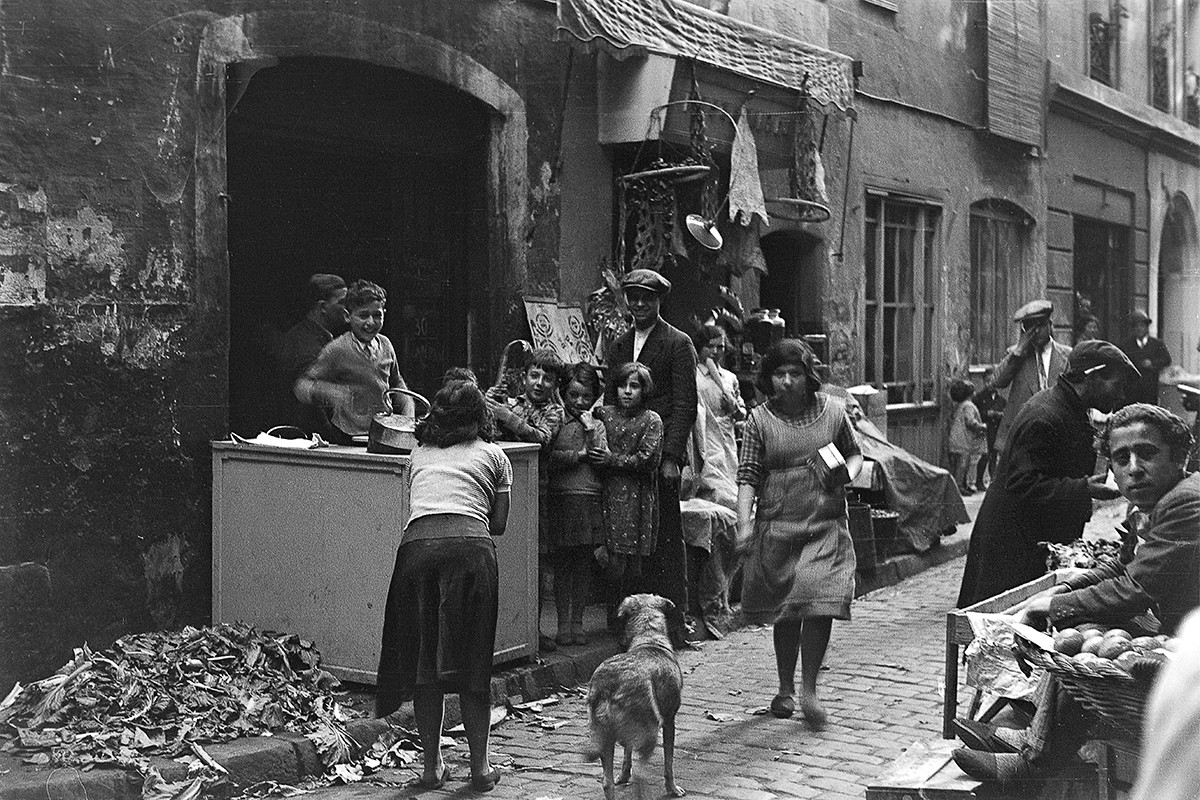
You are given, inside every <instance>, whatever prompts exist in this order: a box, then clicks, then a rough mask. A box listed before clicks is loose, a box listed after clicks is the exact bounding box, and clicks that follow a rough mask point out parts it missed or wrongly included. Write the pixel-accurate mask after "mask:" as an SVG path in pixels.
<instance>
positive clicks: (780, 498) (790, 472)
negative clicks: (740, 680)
mask: <svg viewBox="0 0 1200 800" xmlns="http://www.w3.org/2000/svg"><path fill="white" fill-rule="evenodd" d="M759 413H762V414H764V415H767V414H769V412H767V411H766V409H763V410H762V411H761V412H759ZM844 416H845V407H844V405H843V404H842V403H841V401H839V400H838V399H837V398H834V397H827V399H826V400H825V408H824V409H823V410H822V412H821V415H820V416H819V417H817V419H816V420H814V421H813V422H811V423H809V424H808V425H805V426H797V425H789V424H787V423H785V422H783V421H781V420H780V419H778V418H776V417H772V418H771V419H770V420H769V422H768V424H767V425H766V426H763V427H764V429H765V430H766V431H768V432H767V433H765V434H764V443H765V445H766V447H765V456H766V458H765V463H764V465H763V466H764V468H765V472H766V479H765V480H764V482H763V486H762V489H761V490H760V492H759V494H758V503H757V512H756V514H755V523H754V539H753V541H752V542H751V545H750V558H749V560H748V562H747V564H746V569H747V572H746V576H745V586H744V588H743V593H742V606H743V611H744V612H745V613H746V615H747V618H748V619H752V618H754V617H757V618H759V619H763V618H769V620H770V621H774V620H775V619H802V618H805V617H813V616H829V617H837V618H839V619H849V616H850V600H851V599H852V598H853V594H854V569H855V562H854V546H853V541H852V540H851V538H850V528H849V523H848V521H847V517H846V493H845V489H844V488H842V487H837V488H835V489H832V490H831V489H827V488H825V486H823V485H822V483H821V480H820V477H819V475H818V472H817V469H816V468H815V467H814V466H813V462H814V461H815V460H816V459H818V458H820V456H819V455H818V454H817V451H818V450H819V449H820V448H822V447H824V446H825V445H827V444H829V443H830V442H832V441H833V439H834V437H835V436H836V435H837V432H838V427H839V426H840V424H841V422H842V418H843V417H844Z"/></svg>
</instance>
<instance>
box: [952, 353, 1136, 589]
mask: <svg viewBox="0 0 1200 800" xmlns="http://www.w3.org/2000/svg"><path fill="white" fill-rule="evenodd" d="M1137 377H1138V371H1137V370H1136V369H1135V368H1134V366H1133V363H1132V362H1131V361H1130V360H1129V359H1128V358H1127V357H1126V356H1125V354H1124V353H1122V352H1121V351H1120V350H1119V349H1118V348H1117V346H1116V345H1113V344H1110V343H1109V342H1105V341H1102V340H1100V339H1093V340H1090V341H1087V342H1080V343H1079V344H1078V345H1076V347H1075V349H1074V350H1072V351H1071V354H1070V356H1069V357H1068V359H1067V369H1066V371H1064V372H1063V374H1062V375H1061V376H1059V378H1058V381H1057V382H1056V383H1055V384H1054V385H1053V386H1051V387H1050V388H1049V389H1048V390H1047V391H1044V392H1039V393H1037V394H1036V395H1034V396H1033V397H1032V398H1030V400H1029V402H1027V403H1025V406H1024V408H1022V409H1021V413H1020V414H1019V415H1018V416H1017V419H1016V421H1015V422H1014V423H1013V425H1012V427H1011V429H1010V431H1009V437H1008V440H1007V442H1006V443H1005V447H1004V450H1003V451H1001V453H1000V462H999V464H998V465H997V469H996V478H995V480H993V481H992V482H991V484H990V485H989V486H988V490H987V495H986V496H985V497H984V499H983V505H982V506H980V508H979V514H978V516H977V517H976V518H975V527H974V529H973V530H972V531H971V541H970V544H969V545H968V549H967V565H966V568H965V570H964V571H963V580H962V588H961V589H960V590H959V595H958V607H959V608H965V607H966V606H969V605H972V604H974V603H977V602H979V601H980V600H984V599H986V598H989V597H993V596H995V595H997V594H999V593H1000V592H1003V591H1006V590H1008V589H1011V588H1013V587H1015V586H1020V585H1021V584H1023V583H1026V582H1028V581H1031V580H1033V579H1034V578H1037V577H1039V576H1040V575H1042V574H1043V573H1045V571H1046V554H1045V552H1044V551H1043V550H1042V549H1041V548H1040V547H1039V546H1038V542H1057V543H1059V544H1066V543H1068V542H1073V541H1075V540H1076V539H1078V538H1079V537H1080V535H1082V534H1083V526H1084V523H1086V522H1087V521H1088V519H1090V518H1091V516H1092V501H1093V500H1110V499H1112V498H1114V497H1117V496H1118V495H1119V492H1118V491H1117V490H1116V489H1113V488H1110V487H1108V486H1106V485H1105V476H1104V475H1093V474H1092V473H1093V471H1094V470H1095V467H1096V451H1095V448H1094V446H1093V442H1094V439H1095V436H1096V432H1095V430H1094V429H1093V427H1092V424H1091V420H1090V418H1089V415H1088V409H1090V408H1094V409H1096V410H1097V411H1101V412H1103V413H1105V414H1107V413H1110V412H1112V411H1114V410H1116V409H1117V408H1120V407H1121V406H1122V405H1123V404H1124V401H1125V393H1126V391H1127V390H1128V389H1129V388H1130V387H1131V386H1132V385H1133V382H1134V381H1135V380H1136V379H1137Z"/></svg>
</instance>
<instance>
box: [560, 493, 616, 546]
mask: <svg viewBox="0 0 1200 800" xmlns="http://www.w3.org/2000/svg"><path fill="white" fill-rule="evenodd" d="M548 505H549V507H550V508H549V511H550V552H556V551H558V550H562V549H564V548H574V547H584V546H587V547H595V546H596V545H599V544H604V513H603V511H602V509H601V507H600V495H598V494H557V493H553V492H552V493H551V494H550V496H549V498H548Z"/></svg>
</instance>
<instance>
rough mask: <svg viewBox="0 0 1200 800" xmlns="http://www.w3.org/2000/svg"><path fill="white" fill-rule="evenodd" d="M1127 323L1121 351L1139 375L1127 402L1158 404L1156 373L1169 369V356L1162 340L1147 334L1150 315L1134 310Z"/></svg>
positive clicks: (1148, 332)
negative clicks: (1126, 332)
mask: <svg viewBox="0 0 1200 800" xmlns="http://www.w3.org/2000/svg"><path fill="white" fill-rule="evenodd" d="M1127 322H1128V325H1129V337H1128V338H1127V339H1125V340H1124V341H1123V342H1121V349H1122V350H1124V351H1125V355H1127V356H1129V360H1130V361H1132V362H1133V365H1134V366H1135V367H1137V368H1138V372H1140V373H1141V374H1142V375H1141V378H1139V379H1138V383H1137V386H1136V387H1134V388H1133V389H1132V390H1131V394H1130V397H1129V402H1131V403H1149V404H1150V405H1158V373H1160V372H1162V371H1163V370H1164V369H1166V368H1167V367H1168V366H1170V364H1171V353H1170V352H1169V351H1168V350H1167V346H1166V345H1165V344H1163V343H1162V340H1161V339H1156V338H1154V337H1153V336H1151V335H1150V315H1149V314H1147V313H1146V312H1145V311H1141V310H1137V311H1134V312H1133V313H1132V314H1130V315H1129V318H1128V320H1127Z"/></svg>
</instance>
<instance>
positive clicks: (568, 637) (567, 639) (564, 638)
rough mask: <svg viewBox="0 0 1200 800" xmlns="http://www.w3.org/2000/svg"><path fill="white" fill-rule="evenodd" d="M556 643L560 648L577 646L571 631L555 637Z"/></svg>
mask: <svg viewBox="0 0 1200 800" xmlns="http://www.w3.org/2000/svg"><path fill="white" fill-rule="evenodd" d="M554 643H555V644H557V645H559V646H560V647H569V646H571V645H573V644H576V641H575V637H574V635H572V634H571V632H570V631H563V632H562V633H560V634H558V635H557V636H555V637H554Z"/></svg>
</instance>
